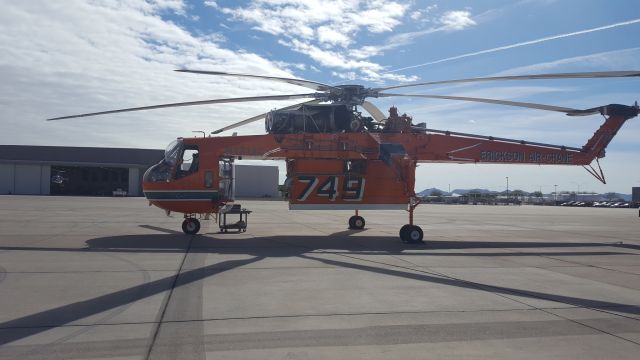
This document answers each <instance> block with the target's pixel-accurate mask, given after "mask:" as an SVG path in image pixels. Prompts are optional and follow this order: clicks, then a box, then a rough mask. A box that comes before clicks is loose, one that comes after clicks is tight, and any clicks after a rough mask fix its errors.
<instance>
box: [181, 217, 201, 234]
mask: <svg viewBox="0 0 640 360" xmlns="http://www.w3.org/2000/svg"><path fill="white" fill-rule="evenodd" d="M182 231H184V233H185V234H187V235H195V234H197V233H198V231H200V221H198V219H194V218H187V219H184V221H183V222H182Z"/></svg>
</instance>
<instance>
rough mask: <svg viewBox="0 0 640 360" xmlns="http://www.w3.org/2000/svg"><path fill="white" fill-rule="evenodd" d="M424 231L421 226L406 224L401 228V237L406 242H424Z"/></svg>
mask: <svg viewBox="0 0 640 360" xmlns="http://www.w3.org/2000/svg"><path fill="white" fill-rule="evenodd" d="M423 236H424V233H423V232H422V229H421V228H420V227H419V226H416V225H409V224H407V225H404V226H403V227H401V228H400V239H401V240H402V242H404V243H408V244H418V243H422V242H423V241H422V238H423Z"/></svg>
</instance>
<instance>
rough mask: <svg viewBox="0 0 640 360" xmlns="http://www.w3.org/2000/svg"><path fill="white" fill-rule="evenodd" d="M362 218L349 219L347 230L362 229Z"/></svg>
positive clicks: (353, 217)
mask: <svg viewBox="0 0 640 360" xmlns="http://www.w3.org/2000/svg"><path fill="white" fill-rule="evenodd" d="M364 224H365V222H364V218H363V217H362V216H352V217H350V218H349V229H357V230H360V229H364Z"/></svg>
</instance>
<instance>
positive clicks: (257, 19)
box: [219, 0, 475, 81]
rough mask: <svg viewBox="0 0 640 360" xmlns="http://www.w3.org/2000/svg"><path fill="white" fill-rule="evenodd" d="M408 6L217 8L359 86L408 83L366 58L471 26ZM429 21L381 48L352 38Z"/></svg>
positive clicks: (340, 2)
mask: <svg viewBox="0 0 640 360" xmlns="http://www.w3.org/2000/svg"><path fill="white" fill-rule="evenodd" d="M410 8H411V6H410V5H409V4H406V3H400V2H396V1H380V0H362V1H357V0H352V1H347V0H331V1H320V0H305V1H303V0H257V1H254V2H253V3H251V4H250V5H247V6H237V7H219V10H220V11H221V12H222V13H223V14H226V15H228V16H230V18H231V20H235V21H241V22H244V23H247V24H250V25H251V26H253V29H255V30H258V31H262V32H266V33H269V34H271V35H274V36H277V37H279V43H280V44H281V45H283V46H287V47H289V48H291V49H292V50H293V51H296V52H299V53H302V54H305V55H307V56H309V57H310V58H311V59H312V60H314V61H316V62H318V64H320V65H322V66H324V67H329V68H334V69H343V70H349V71H348V72H342V73H339V72H336V74H337V75H336V76H339V77H342V78H345V79H349V78H351V77H352V75H353V73H354V72H355V73H358V74H359V77H360V78H362V79H363V80H374V81H383V80H394V81H412V80H413V79H416V77H415V76H398V75H391V74H388V73H385V72H384V67H383V66H381V65H380V64H377V63H375V62H374V61H372V60H371V58H373V57H375V56H380V55H382V54H383V53H384V51H387V50H391V49H395V48H398V47H401V46H405V45H408V44H410V43H412V42H413V41H415V39H416V38H418V37H421V36H425V35H428V34H432V33H434V32H440V31H459V30H464V29H467V28H469V27H471V26H473V25H475V21H474V20H473V19H472V18H471V13H470V12H469V11H463V10H458V11H447V12H445V13H443V14H441V15H439V16H436V14H435V12H436V11H437V9H438V6H437V5H435V4H432V5H428V6H426V7H424V8H422V9H418V10H414V11H410ZM427 15H429V16H430V19H431V18H433V23H434V24H436V26H433V27H431V28H429V29H425V30H421V31H415V32H406V33H397V34H393V35H392V36H390V37H388V38H386V39H385V40H384V43H383V44H380V45H377V44H371V45H358V44H357V42H358V41H357V40H358V39H359V38H362V37H359V36H358V35H359V34H360V33H362V32H368V33H370V34H371V35H375V34H383V33H390V32H393V31H396V29H397V27H398V26H400V25H401V24H403V20H404V18H405V17H408V18H411V19H413V20H420V21H422V22H426V21H431V20H430V19H424V17H425V16H427Z"/></svg>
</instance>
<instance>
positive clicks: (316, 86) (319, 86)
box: [174, 69, 342, 91]
mask: <svg viewBox="0 0 640 360" xmlns="http://www.w3.org/2000/svg"><path fill="white" fill-rule="evenodd" d="M174 71H177V72H184V73H193V74H205V75H219V76H234V77H245V78H253V79H263V80H273V81H279V82H285V83H288V84H293V85H298V86H304V87H306V88H309V89H313V90H316V91H342V89H340V88H337V87H335V86H331V85H327V84H323V83H319V82H315V81H310V80H302V79H293V78H282V77H274V76H261V75H249V74H237V73H227V72H221V71H205V70H188V69H182V70H174Z"/></svg>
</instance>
